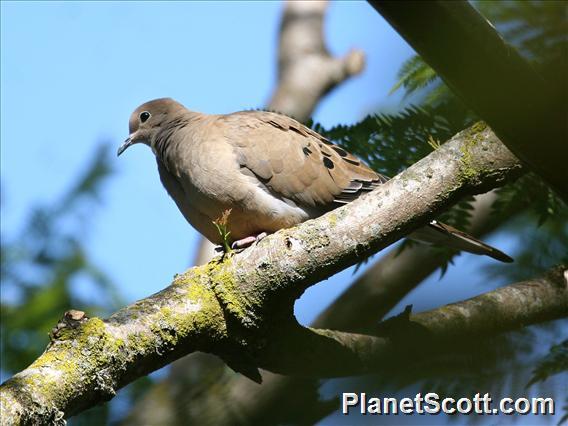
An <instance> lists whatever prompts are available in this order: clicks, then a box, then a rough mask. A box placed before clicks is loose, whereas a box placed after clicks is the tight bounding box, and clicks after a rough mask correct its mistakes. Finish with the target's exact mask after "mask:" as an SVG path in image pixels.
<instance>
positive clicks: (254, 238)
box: [231, 232, 268, 250]
mask: <svg viewBox="0 0 568 426" xmlns="http://www.w3.org/2000/svg"><path fill="white" fill-rule="evenodd" d="M267 235H268V234H267V233H266V232H261V233H260V234H257V235H251V236H249V237H245V238H241V239H240V240H237V241H233V244H231V248H232V249H233V250H238V249H244V248H247V247H250V246H252V245H253V244H254V243H255V242H258V241H260V240H262V239H263V238H264V237H266V236H267Z"/></svg>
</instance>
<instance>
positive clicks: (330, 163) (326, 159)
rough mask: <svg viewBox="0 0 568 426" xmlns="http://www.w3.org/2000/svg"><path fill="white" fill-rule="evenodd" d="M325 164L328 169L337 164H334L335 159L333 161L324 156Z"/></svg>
mask: <svg viewBox="0 0 568 426" xmlns="http://www.w3.org/2000/svg"><path fill="white" fill-rule="evenodd" d="M323 165H324V166H325V167H327V168H328V169H333V168H334V167H335V164H333V161H331V160H330V159H329V158H327V157H323Z"/></svg>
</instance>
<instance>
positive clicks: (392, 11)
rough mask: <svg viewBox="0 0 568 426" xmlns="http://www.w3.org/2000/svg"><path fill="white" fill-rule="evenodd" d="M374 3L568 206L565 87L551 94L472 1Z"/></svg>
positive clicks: (551, 89)
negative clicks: (565, 169)
mask: <svg viewBox="0 0 568 426" xmlns="http://www.w3.org/2000/svg"><path fill="white" fill-rule="evenodd" d="M369 2H370V4H371V5H372V6H373V7H374V8H375V9H376V10H377V11H378V12H379V13H380V14H381V15H382V16H383V17H384V18H385V19H386V20H387V21H389V23H390V24H391V25H392V26H393V27H394V28H395V29H396V30H397V31H398V33H399V34H400V35H401V36H402V37H404V38H405V40H406V41H407V42H408V43H409V44H410V45H411V46H412V47H413V48H414V49H415V50H416V52H418V54H420V55H421V56H422V57H423V58H424V60H425V61H426V62H428V64H429V65H430V66H431V67H432V68H434V70H436V72H437V73H438V74H439V75H440V77H441V78H442V79H443V80H444V81H445V82H446V83H447V84H448V86H449V87H450V88H451V89H452V90H453V91H454V92H455V93H456V94H457V95H458V96H459V97H461V98H462V99H463V101H464V102H465V103H466V105H469V106H470V107H471V108H472V109H473V110H474V111H475V112H477V113H478V114H479V116H480V117H481V118H483V119H484V120H485V121H487V123H488V124H489V125H490V126H491V127H492V128H493V129H494V130H495V132H496V133H497V135H498V136H499V137H500V138H501V140H502V141H503V143H504V144H506V145H507V147H508V148H509V149H510V150H511V151H512V152H513V153H515V155H517V156H518V157H519V158H520V159H521V160H523V161H524V162H525V163H526V164H527V165H529V166H530V167H531V169H533V170H534V171H535V172H536V173H538V174H539V175H540V176H541V177H542V178H543V179H544V180H545V181H546V182H547V183H548V184H550V186H551V187H552V188H554V189H555V190H556V191H557V193H558V194H559V195H560V196H561V197H562V198H563V199H564V201H565V202H568V185H567V184H566V173H565V171H564V159H565V158H566V157H567V156H568V144H566V140H567V137H568V126H567V121H566V114H567V112H568V111H567V102H566V90H565V89H566V86H565V81H564V82H563V83H564V87H553V86H552V84H551V83H550V82H549V81H546V80H545V79H544V78H543V77H542V76H541V75H539V74H538V73H537V72H536V71H535V69H534V68H533V67H532V66H531V65H530V64H529V63H527V62H526V61H525V60H524V59H523V58H522V57H521V56H520V55H519V53H518V52H517V51H516V49H515V48H514V47H512V46H511V45H509V44H507V43H506V42H505V41H504V40H503V38H502V37H501V35H500V34H499V33H498V32H497V31H496V30H495V28H494V27H493V26H492V25H491V23H490V22H489V21H487V19H485V18H484V17H483V16H482V15H480V14H479V13H478V12H477V11H476V10H475V9H474V8H473V6H471V4H469V2H467V1H451V2H449V1H445V0H432V1H428V2H423V1H404V2H394V1H388V0H387V1H381V0H369ZM425 17H427V19H426V18H425ZM512 100H513V101H512ZM536 141H542V142H541V143H537V142H536Z"/></svg>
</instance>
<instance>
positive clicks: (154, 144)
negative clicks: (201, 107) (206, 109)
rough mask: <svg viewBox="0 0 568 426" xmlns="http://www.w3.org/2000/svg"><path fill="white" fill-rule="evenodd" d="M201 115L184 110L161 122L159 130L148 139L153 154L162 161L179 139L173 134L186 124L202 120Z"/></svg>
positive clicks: (189, 124)
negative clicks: (174, 116)
mask: <svg viewBox="0 0 568 426" xmlns="http://www.w3.org/2000/svg"><path fill="white" fill-rule="evenodd" d="M203 117H204V114H201V113H198V112H193V111H189V110H185V111H183V113H182V114H179V115H178V116H176V118H174V119H172V120H168V121H167V122H165V123H164V124H162V126H161V128H160V131H159V132H158V133H156V135H155V136H154V137H153V138H152V140H151V141H150V148H152V151H153V152H154V155H155V156H156V157H158V158H159V159H161V160H162V161H163V160H165V158H166V156H167V153H168V150H170V149H171V148H172V146H173V145H174V144H175V143H177V142H178V139H179V138H174V137H173V135H174V134H175V133H176V132H179V131H180V130H181V129H183V128H184V127H186V126H192V125H195V124H196V122H198V121H200V120H202V119H203Z"/></svg>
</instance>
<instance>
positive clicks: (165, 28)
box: [1, 1, 509, 322]
mask: <svg viewBox="0 0 568 426" xmlns="http://www.w3.org/2000/svg"><path fill="white" fill-rule="evenodd" d="M1 7H2V46H1V47H2V49H1V55H2V56H1V65H2V69H1V71H2V73H1V79H2V80H1V82H2V93H1V119H2V126H1V141H2V143H1V172H2V174H1V182H2V192H3V193H2V202H3V209H2V223H1V225H2V234H3V235H10V234H11V233H13V231H14V230H16V229H18V227H19V226H21V224H22V222H23V219H24V218H25V217H26V214H27V213H28V211H29V208H30V207H31V206H32V205H33V204H35V203H38V202H41V203H50V202H52V201H54V200H56V199H57V198H58V196H60V194H62V193H63V192H64V191H65V189H66V188H67V185H69V182H70V180H71V179H72V178H73V177H76V176H77V175H79V174H80V173H81V171H82V168H84V167H85V165H86V163H87V162H88V156H89V154H91V153H92V152H93V151H94V148H95V146H96V145H97V144H98V143H100V141H101V140H106V141H110V142H111V143H112V144H113V146H115V147H118V146H119V144H120V143H121V142H122V141H123V140H124V139H125V137H126V136H127V132H128V118H129V116H130V113H131V112H132V110H134V108H135V107H137V106H138V105H139V104H141V103H143V102H145V101H147V100H150V99H153V98H157V97H164V96H169V97H173V98H175V99H177V100H179V101H180V102H182V103H183V104H185V105H186V106H187V107H188V108H190V109H194V110H197V111H202V112H208V113H228V112H232V111H236V110H241V109H248V108H258V107H262V106H263V105H265V104H266V102H267V100H268V98H269V96H270V93H271V90H272V88H273V86H274V84H275V79H276V72H275V71H276V54H277V50H276V48H277V30H278V24H279V19H280V14H281V10H282V4H281V3H280V2H275V1H273V2H223V3H214V2H160V3H158V2H5V1H3V2H2V3H1ZM325 39H326V41H327V44H328V47H329V49H330V51H331V52H332V53H333V54H335V55H343V54H345V53H346V52H347V51H348V50H349V49H351V48H354V47H356V48H359V49H362V50H363V51H364V52H365V53H366V56H367V66H366V69H365V71H364V72H363V73H362V74H361V75H360V76H357V77H355V78H353V79H351V80H349V81H347V82H346V83H344V84H342V85H341V86H340V87H339V88H338V89H337V90H335V91H334V92H332V93H331V94H330V95H328V96H327V97H326V98H324V99H323V101H322V102H321V104H320V105H319V106H318V108H317V110H316V112H315V114H314V119H315V120H316V121H318V122H321V123H322V124H324V125H325V126H331V125H334V124H338V123H354V122H357V121H358V120H360V119H361V118H362V117H363V116H364V115H365V114H366V113H368V112H370V111H374V110H376V109H377V108H383V109H391V108H392V109H394V108H398V107H399V106H400V95H399V94H396V95H389V90H390V89H391V87H392V86H393V84H394V82H395V81H396V72H397V70H398V69H399V67H400V65H401V63H402V62H403V61H404V60H405V59H406V58H408V57H409V56H410V55H411V54H412V53H413V51H412V49H411V48H410V47H409V46H408V45H407V44H406V43H405V42H404V41H403V40H402V39H401V37H400V36H399V35H398V34H397V33H396V32H395V31H394V30H393V29H392V28H391V27H390V26H389V25H388V24H387V23H386V22H385V21H384V20H383V19H382V18H381V17H380V15H379V14H377V13H376V12H375V11H374V10H373V9H372V8H371V7H370V6H369V5H368V4H367V3H366V2H355V1H349V2H335V3H333V4H331V7H330V8H329V12H328V16H327V20H326V22H325ZM112 166H113V167H114V168H115V169H116V170H117V173H116V175H115V176H114V177H113V178H112V180H111V181H110V183H109V184H108V185H106V186H105V189H104V194H103V197H102V198H103V203H102V206H100V207H99V208H97V209H94V210H93V215H94V220H92V221H90V222H89V227H88V229H84V232H85V234H84V238H85V241H86V242H87V249H88V252H89V254H90V255H91V256H92V258H93V259H94V260H95V262H96V264H98V265H99V266H100V267H101V268H102V269H103V270H105V271H106V272H107V273H108V274H109V275H110V277H111V278H112V279H113V280H114V281H115V282H116V283H117V284H118V286H119V290H120V292H121V294H122V295H123V296H124V298H125V300H126V301H127V302H130V301H134V300H136V299H139V298H142V297H145V296H148V295H150V294H152V293H154V292H156V291H158V290H160V289H161V288H163V287H164V286H166V285H167V284H168V283H169V282H170V281H171V278H172V277H173V275H174V274H175V273H178V272H180V271H183V270H185V269H186V268H187V266H188V265H189V262H190V260H191V259H193V252H194V248H195V246H196V243H197V241H198V235H197V233H196V232H195V231H194V230H193V229H192V228H191V227H190V226H189V225H188V224H187V223H186V222H185V220H184V218H183V217H182V215H181V214H180V213H179V212H178V210H177V208H176V206H175V205H174V203H173V202H172V200H171V199H170V198H169V196H168V195H167V194H166V192H165V190H164V189H163V188H162V185H161V183H160V181H159V178H158V174H157V170H156V164H155V160H154V158H153V155H152V153H151V152H150V150H149V149H147V148H146V147H144V146H137V147H134V148H133V149H131V150H129V151H128V152H127V153H126V154H125V155H123V156H121V157H120V159H118V158H115V159H113V164H112ZM505 243H509V242H505ZM500 247H501V248H506V247H503V244H501V241H500ZM487 261H489V260H486V259H480V258H477V257H475V256H472V255H463V256H460V258H459V259H458V262H459V263H458V265H457V267H456V268H455V269H453V270H451V271H450V273H449V274H448V278H446V279H444V280H443V281H442V282H441V283H440V282H439V281H438V278H437V276H435V277H433V278H432V280H431V284H428V285H425V286H422V287H421V288H419V289H417V290H416V291H415V293H416V294H417V295H418V296H414V297H415V298H416V300H415V301H414V303H415V306H416V307H417V308H418V309H420V307H423V308H426V307H434V306H437V305H439V304H441V303H447V302H451V301H455V300H459V299H461V298H463V297H466V296H469V295H473V294H476V293H478V292H479V291H480V289H479V288H476V286H475V285H471V286H468V287H467V288H469V289H470V290H471V291H469V292H468V291H465V292H464V288H463V287H461V288H458V289H457V288H456V287H455V286H452V283H453V282H455V280H456V279H457V280H460V281H461V279H460V277H461V276H462V275H461V272H460V271H463V268H464V267H469V268H471V270H475V269H476V268H478V267H479V266H480V263H486V262H487ZM489 262H490V261H489ZM454 273H455V274H456V275H453V274H454ZM352 278H353V277H352V271H351V270H347V271H344V272H342V273H341V274H338V275H337V276H335V277H333V278H331V279H329V280H327V281H326V282H325V283H322V284H320V285H318V286H315V287H312V288H310V289H309V290H308V291H307V292H306V294H305V295H304V296H303V298H302V299H301V300H300V301H299V302H298V303H297V305H296V310H297V314H298V316H299V319H300V320H301V321H302V322H308V321H310V320H312V319H313V318H314V317H315V316H316V315H317V313H318V312H319V311H320V310H321V309H322V308H323V307H324V306H325V305H326V304H328V303H329V302H331V301H332V300H333V299H334V298H335V297H336V296H337V295H338V294H339V293H341V291H342V290H343V289H344V288H345V286H347V285H348V284H349V283H350V282H351V281H352ZM74 285H76V286H77V291H78V292H81V293H82V294H87V295H88V294H89V292H90V291H92V289H91V288H89V287H88V284H87V282H82V281H80V280H79V282H77V283H75V284H74ZM440 285H445V286H446V287H447V288H444V291H431V287H430V286H437V287H434V289H435V290H436V289H440V290H441V288H440ZM440 298H442V299H440ZM407 302H408V300H407V301H404V302H402V303H403V304H404V303H407Z"/></svg>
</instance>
